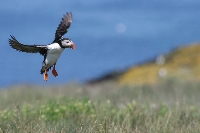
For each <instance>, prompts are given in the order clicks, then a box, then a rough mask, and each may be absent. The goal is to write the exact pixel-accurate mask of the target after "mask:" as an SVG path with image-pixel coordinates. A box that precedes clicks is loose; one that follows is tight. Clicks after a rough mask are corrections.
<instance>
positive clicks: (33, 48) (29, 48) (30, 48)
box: [8, 35, 47, 55]
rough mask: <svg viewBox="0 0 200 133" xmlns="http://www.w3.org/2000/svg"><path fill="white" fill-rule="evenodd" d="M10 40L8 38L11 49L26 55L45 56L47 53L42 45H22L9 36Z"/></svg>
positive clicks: (45, 47)
mask: <svg viewBox="0 0 200 133" xmlns="http://www.w3.org/2000/svg"><path fill="white" fill-rule="evenodd" d="M10 37H11V39H10V38H9V40H8V41H9V44H10V46H11V47H12V48H14V49H16V50H18V51H21V52H26V53H40V54H41V55H45V54H46V52H47V46H42V45H24V44H21V43H20V42H18V41H17V39H16V38H15V37H14V36H11V35H10Z"/></svg>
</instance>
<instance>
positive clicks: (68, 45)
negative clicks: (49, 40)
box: [62, 39, 73, 48]
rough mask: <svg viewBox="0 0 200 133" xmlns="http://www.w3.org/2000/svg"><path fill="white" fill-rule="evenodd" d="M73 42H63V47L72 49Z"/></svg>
mask: <svg viewBox="0 0 200 133" xmlns="http://www.w3.org/2000/svg"><path fill="white" fill-rule="evenodd" d="M72 44H73V42H72V41H71V40H69V39H67V40H62V46H63V47H66V48H70V47H71V46H72Z"/></svg>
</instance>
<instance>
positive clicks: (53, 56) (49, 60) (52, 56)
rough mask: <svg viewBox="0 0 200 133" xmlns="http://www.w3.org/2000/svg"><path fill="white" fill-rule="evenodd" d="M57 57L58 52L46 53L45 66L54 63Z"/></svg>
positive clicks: (58, 55)
mask: <svg viewBox="0 0 200 133" xmlns="http://www.w3.org/2000/svg"><path fill="white" fill-rule="evenodd" d="M59 57H60V54H47V57H46V59H45V64H46V67H47V68H49V67H50V66H52V65H53V64H54V63H56V62H57V60H58V58H59Z"/></svg>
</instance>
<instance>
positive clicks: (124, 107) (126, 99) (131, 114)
mask: <svg viewBox="0 0 200 133" xmlns="http://www.w3.org/2000/svg"><path fill="white" fill-rule="evenodd" d="M199 86H200V83H198V82H197V83H196V82H194V81H193V82H182V81H177V80H171V79H170V80H165V81H163V82H162V83H159V84H156V85H154V86H147V85H144V86H132V87H127V86H117V85H116V84H115V83H112V82H108V83H101V84H98V85H92V86H91V85H90V86H88V85H77V84H70V85H66V86H52V87H45V88H44V87H38V86H30V85H24V86H15V87H11V88H10V89H7V90H0V105H1V106H0V132H13V133H14V132H15V133H16V132H20V133H27V132H31V133H35V132H45V133H46V132H51V133H94V132H95V133H113V132H115V133H132V132H133V133H134V132H135V133H147V132H151V133H161V132H162V133H163V132H164V133H188V132H192V133H199V132H200V97H199V93H200V88H199Z"/></svg>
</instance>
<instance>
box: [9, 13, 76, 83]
mask: <svg viewBox="0 0 200 133" xmlns="http://www.w3.org/2000/svg"><path fill="white" fill-rule="evenodd" d="M71 23H72V13H71V12H70V13H68V12H67V13H66V14H64V16H63V18H62V20H61V22H60V24H59V26H58V28H57V30H56V33H55V39H54V41H53V42H52V43H51V44H48V45H36V44H33V45H26V44H22V43H20V42H18V40H17V39H16V38H15V37H14V36H12V35H10V37H11V38H9V40H8V41H9V44H10V46H11V47H12V48H13V49H16V50H17V51H20V52H26V53H40V54H41V55H42V56H44V60H43V62H42V68H41V70H40V73H41V74H44V81H47V80H48V71H49V70H50V69H51V67H53V70H52V74H53V75H54V76H55V77H56V76H58V73H57V71H56V62H57V60H58V58H59V57H60V55H61V53H62V52H63V51H64V50H65V48H70V49H76V45H75V44H74V43H73V42H72V40H71V39H69V38H63V35H64V34H66V33H67V32H68V29H69V27H70V25H71Z"/></svg>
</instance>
